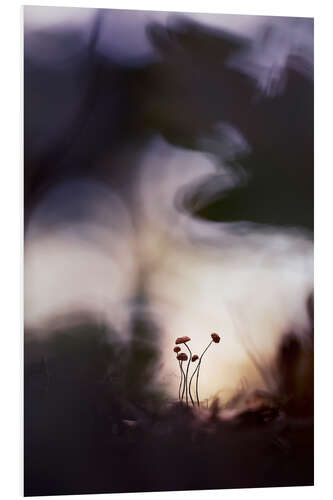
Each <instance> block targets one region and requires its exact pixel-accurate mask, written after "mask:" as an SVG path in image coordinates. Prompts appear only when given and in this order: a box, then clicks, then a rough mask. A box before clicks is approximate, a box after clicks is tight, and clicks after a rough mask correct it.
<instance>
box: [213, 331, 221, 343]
mask: <svg viewBox="0 0 333 500" xmlns="http://www.w3.org/2000/svg"><path fill="white" fill-rule="evenodd" d="M211 337H212V339H213V342H215V343H216V344H218V343H219V342H220V340H221V337H220V336H219V335H218V334H217V333H212V334H211Z"/></svg>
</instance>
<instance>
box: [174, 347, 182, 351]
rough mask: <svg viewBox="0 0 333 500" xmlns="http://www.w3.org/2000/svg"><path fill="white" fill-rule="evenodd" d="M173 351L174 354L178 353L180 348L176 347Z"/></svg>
mask: <svg viewBox="0 0 333 500" xmlns="http://www.w3.org/2000/svg"><path fill="white" fill-rule="evenodd" d="M173 350H174V352H179V351H180V350H181V349H180V347H178V346H176V347H174V348H173Z"/></svg>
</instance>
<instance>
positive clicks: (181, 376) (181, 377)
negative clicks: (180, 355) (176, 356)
mask: <svg viewBox="0 0 333 500" xmlns="http://www.w3.org/2000/svg"><path fill="white" fill-rule="evenodd" d="M181 363H182V361H179V360H178V364H179V369H180V384H179V390H178V399H179V401H180V394H181V390H182V385H183V373H184V371H183V370H182V366H181Z"/></svg>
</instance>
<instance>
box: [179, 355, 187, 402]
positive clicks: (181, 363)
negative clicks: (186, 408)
mask: <svg viewBox="0 0 333 500" xmlns="http://www.w3.org/2000/svg"><path fill="white" fill-rule="evenodd" d="M182 365H183V361H181V362H180V369H181V371H182V374H183V380H184V386H183V392H182V398H181V401H183V399H184V392H185V385H186V384H185V373H184V370H183V366H182Z"/></svg>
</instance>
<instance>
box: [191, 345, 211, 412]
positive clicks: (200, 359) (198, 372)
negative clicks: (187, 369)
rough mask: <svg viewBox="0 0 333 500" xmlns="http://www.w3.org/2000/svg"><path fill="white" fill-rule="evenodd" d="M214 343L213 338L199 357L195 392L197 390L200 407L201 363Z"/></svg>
mask: <svg viewBox="0 0 333 500" xmlns="http://www.w3.org/2000/svg"><path fill="white" fill-rule="evenodd" d="M212 343H213V340H211V341H210V342H209V344H208V346H207V347H206V349H205V350H204V352H203V353H202V354H201V356H200V358H199V363H198V366H197V380H196V384H195V392H196V396H197V402H198V406H199V408H200V401H199V374H200V365H201V361H202V357H203V355H204V354H205V352H206V351H207V349H208V348H209V347H210V346H211V344H212Z"/></svg>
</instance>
